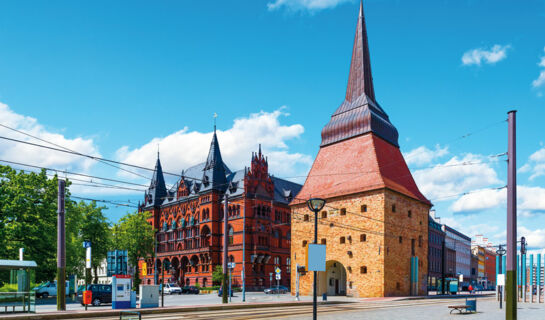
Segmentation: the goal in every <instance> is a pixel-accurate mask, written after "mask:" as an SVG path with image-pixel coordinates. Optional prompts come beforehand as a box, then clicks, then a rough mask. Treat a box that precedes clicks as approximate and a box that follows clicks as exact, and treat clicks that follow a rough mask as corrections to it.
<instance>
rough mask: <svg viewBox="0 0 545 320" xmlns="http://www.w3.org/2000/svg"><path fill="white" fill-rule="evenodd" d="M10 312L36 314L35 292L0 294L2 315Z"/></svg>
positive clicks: (0, 311)
mask: <svg viewBox="0 0 545 320" xmlns="http://www.w3.org/2000/svg"><path fill="white" fill-rule="evenodd" d="M8 312H11V313H13V312H36V294H35V292H34V291H32V292H0V313H8Z"/></svg>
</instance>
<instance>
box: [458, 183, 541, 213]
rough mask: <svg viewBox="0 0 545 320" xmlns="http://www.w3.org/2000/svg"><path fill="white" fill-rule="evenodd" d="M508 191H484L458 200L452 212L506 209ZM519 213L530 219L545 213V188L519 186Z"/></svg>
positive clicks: (478, 191)
mask: <svg viewBox="0 0 545 320" xmlns="http://www.w3.org/2000/svg"><path fill="white" fill-rule="evenodd" d="M506 199H507V190H506V189H501V190H493V189H482V190H477V191H474V192H472V193H470V194H466V195H464V196H462V197H460V198H458V199H457V200H456V201H455V202H454V203H453V204H452V205H451V207H450V208H451V210H452V211H453V212H456V213H460V212H464V213H468V212H477V211H482V210H487V209H492V208H497V207H503V208H504V207H505V204H506V201H507V200H506ZM517 211H518V214H519V215H521V216H525V217H529V216H533V215H534V214H536V213H545V188H541V187H529V186H523V185H519V186H518V187H517Z"/></svg>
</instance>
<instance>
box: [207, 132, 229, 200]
mask: <svg viewBox="0 0 545 320" xmlns="http://www.w3.org/2000/svg"><path fill="white" fill-rule="evenodd" d="M203 171H204V173H203V182H206V183H207V184H208V183H209V184H211V188H214V189H218V190H224V189H225V188H226V187H227V175H226V166H225V163H223V159H222V158H221V152H220V146H219V143H218V137H217V135H216V127H215V126H214V134H213V135H212V142H211V143H210V151H209V152H208V158H207V159H206V164H205V165H204V169H203ZM205 187H207V186H206V185H205Z"/></svg>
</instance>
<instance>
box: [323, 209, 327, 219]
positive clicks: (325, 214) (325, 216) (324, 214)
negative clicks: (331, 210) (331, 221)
mask: <svg viewBox="0 0 545 320" xmlns="http://www.w3.org/2000/svg"><path fill="white" fill-rule="evenodd" d="M325 218H327V211H325V210H324V211H322V219H325Z"/></svg>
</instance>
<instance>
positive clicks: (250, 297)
mask: <svg viewBox="0 0 545 320" xmlns="http://www.w3.org/2000/svg"><path fill="white" fill-rule="evenodd" d="M319 300H321V299H319ZM329 300H331V301H333V300H337V301H339V300H340V301H357V300H358V299H356V298H347V297H329ZM37 301H38V302H42V303H43V302H45V301H43V300H42V299H38V300H37ZM285 301H295V297H293V296H292V295H290V294H280V295H277V294H275V295H267V294H264V293H263V292H247V293H246V303H264V302H285ZM301 301H312V297H310V296H308V297H301ZM232 302H233V303H237V302H242V293H235V294H234V297H232ZM218 303H221V297H218V295H217V294H199V295H196V294H183V295H171V296H170V295H166V296H165V307H170V306H194V305H210V304H218ZM111 308H112V306H111V304H110V305H103V306H100V307H92V306H89V307H88V310H105V309H111ZM66 309H67V310H84V309H85V308H84V307H82V306H81V305H80V304H79V303H69V304H67V305H66ZM56 310H57V302H56V300H55V299H53V298H51V299H48V300H47V304H40V305H38V304H37V305H36V312H37V313H41V312H51V311H56Z"/></svg>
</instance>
